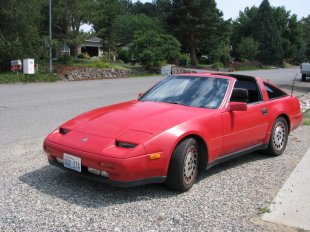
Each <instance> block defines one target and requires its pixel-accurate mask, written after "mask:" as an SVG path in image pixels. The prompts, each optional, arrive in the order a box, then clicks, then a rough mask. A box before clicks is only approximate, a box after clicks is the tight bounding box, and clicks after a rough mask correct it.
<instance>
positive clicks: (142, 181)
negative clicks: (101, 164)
mask: <svg viewBox="0 0 310 232" xmlns="http://www.w3.org/2000/svg"><path fill="white" fill-rule="evenodd" d="M48 162H49V163H50V164H51V165H54V166H56V167H58V168H61V169H63V170H66V171H68V172H70V173H73V174H75V175H79V176H82V177H84V178H86V179H88V180H92V181H96V182H100V183H104V184H110V185H113V186H117V187H134V186H139V185H146V184H152V183H164V182H165V181H166V177H165V176H158V177H149V178H143V179H138V180H131V181H115V180H111V179H109V178H107V177H103V176H99V175H96V174H93V173H91V172H88V171H87V168H86V167H85V166H82V172H81V173H79V172H76V171H74V170H71V169H68V168H65V167H64V166H63V165H62V164H61V163H58V162H57V161H56V160H48Z"/></svg>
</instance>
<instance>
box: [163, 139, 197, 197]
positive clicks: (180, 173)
mask: <svg viewBox="0 0 310 232" xmlns="http://www.w3.org/2000/svg"><path fill="white" fill-rule="evenodd" d="M198 165H199V146H198V143H197V141H196V140H195V139H193V138H187V139H185V140H183V141H182V142H180V143H179V144H178V145H177V147H176V148H175V150H174V152H173V154H172V157H171V160H170V164H169V170H168V176H167V181H166V185H167V187H169V188H172V189H175V190H178V191H181V192H185V191H187V190H189V189H190V188H191V187H192V186H193V184H194V183H195V181H196V179H197V175H198Z"/></svg>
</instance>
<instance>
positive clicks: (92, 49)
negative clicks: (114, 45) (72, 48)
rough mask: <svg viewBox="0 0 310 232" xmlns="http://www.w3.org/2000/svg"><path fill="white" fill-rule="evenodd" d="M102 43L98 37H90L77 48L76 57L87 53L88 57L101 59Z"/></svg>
mask: <svg viewBox="0 0 310 232" xmlns="http://www.w3.org/2000/svg"><path fill="white" fill-rule="evenodd" d="M102 42H103V40H102V39H101V38H99V37H90V38H88V39H86V40H85V41H84V42H83V43H82V44H81V45H80V46H79V47H78V55H79V54H81V53H87V54H88V55H89V56H90V57H94V56H95V57H101V56H102V55H103V49H102Z"/></svg>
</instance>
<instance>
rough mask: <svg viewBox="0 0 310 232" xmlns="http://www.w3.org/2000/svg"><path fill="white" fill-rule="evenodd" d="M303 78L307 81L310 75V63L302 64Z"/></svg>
mask: <svg viewBox="0 0 310 232" xmlns="http://www.w3.org/2000/svg"><path fill="white" fill-rule="evenodd" d="M300 73H301V80H302V81H306V78H307V77H310V63H302V64H301V65H300Z"/></svg>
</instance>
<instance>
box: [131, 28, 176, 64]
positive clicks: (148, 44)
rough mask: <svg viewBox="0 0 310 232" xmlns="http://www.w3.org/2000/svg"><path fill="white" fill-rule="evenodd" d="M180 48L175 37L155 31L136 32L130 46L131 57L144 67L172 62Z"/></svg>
mask: <svg viewBox="0 0 310 232" xmlns="http://www.w3.org/2000/svg"><path fill="white" fill-rule="evenodd" d="M180 50H181V44H180V42H179V41H178V40H177V39H176V38H175V37H173V36H172V35H168V34H160V33H158V32H155V31H148V32H143V33H142V32H140V33H137V34H136V35H135V38H134V41H133V43H132V45H131V46H130V51H131V54H132V56H133V58H134V59H136V60H137V61H138V62H141V64H142V65H143V66H145V67H146V68H150V67H152V66H160V65H161V64H163V63H166V62H174V61H175V60H176V59H178V57H179V56H180Z"/></svg>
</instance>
